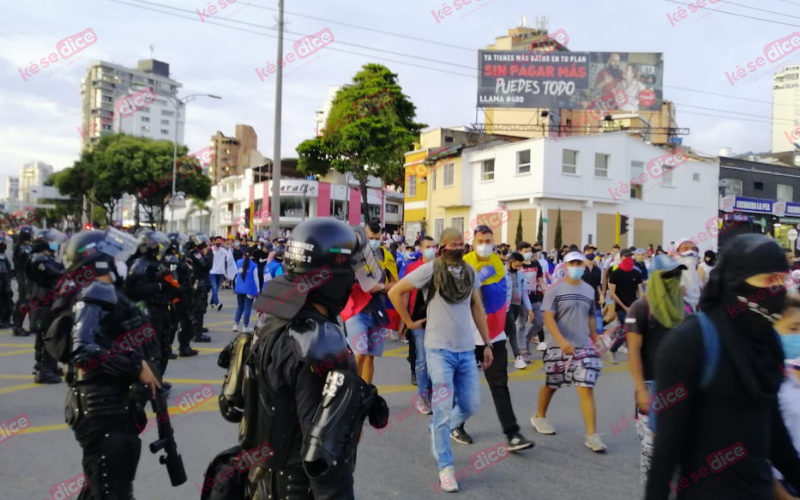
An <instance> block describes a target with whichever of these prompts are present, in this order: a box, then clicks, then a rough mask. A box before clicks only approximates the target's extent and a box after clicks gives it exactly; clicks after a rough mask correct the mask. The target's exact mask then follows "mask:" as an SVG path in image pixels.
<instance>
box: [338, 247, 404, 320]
mask: <svg viewBox="0 0 800 500" xmlns="http://www.w3.org/2000/svg"><path fill="white" fill-rule="evenodd" d="M380 249H381V250H382V251H383V262H381V261H378V263H379V264H380V265H381V267H382V268H383V269H384V270H385V271H386V273H387V274H388V276H390V277H392V278H394V280H395V281H398V279H397V264H396V263H395V260H394V257H392V254H391V253H390V252H389V251H388V250H386V249H385V248H383V247H380ZM370 300H372V294H371V293H369V292H365V291H364V290H362V289H361V286H360V285H359V284H358V283H356V284H355V285H353V288H351V289H350V298H348V299H347V305H346V306H345V307H344V310H343V311H342V312H341V316H342V321H347V320H348V319H350V318H352V317H353V316H355V315H356V314H358V313H360V312H361V311H362V310H363V309H364V308H365V307H367V304H369V302H370ZM386 302H387V309H388V308H389V307H391V308H392V311H393V312H394V314H395V315H396V316H397V320H398V321H399V319H400V315H398V314H397V311H395V310H394V307H393V306H392V305H391V302H389V301H388V300H387V301H386ZM386 313H387V314H389V311H388V310H387V311H386ZM389 320H390V321H391V320H392V317H391V315H389Z"/></svg>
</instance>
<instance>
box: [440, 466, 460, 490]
mask: <svg viewBox="0 0 800 500" xmlns="http://www.w3.org/2000/svg"><path fill="white" fill-rule="evenodd" d="M455 471H456V470H455V468H454V467H453V466H452V465H451V466H448V467H445V468H444V469H442V470H440V471H439V487H440V488H441V489H442V491H446V492H448V493H455V492H457V491H458V483H457V482H456V476H455Z"/></svg>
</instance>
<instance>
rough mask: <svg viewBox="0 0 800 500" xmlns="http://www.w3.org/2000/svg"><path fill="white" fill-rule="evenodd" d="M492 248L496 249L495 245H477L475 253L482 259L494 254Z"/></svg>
mask: <svg viewBox="0 0 800 500" xmlns="http://www.w3.org/2000/svg"><path fill="white" fill-rule="evenodd" d="M492 250H494V245H475V253H477V254H478V257H480V258H482V259H485V258H486V257H488V256H490V255H492Z"/></svg>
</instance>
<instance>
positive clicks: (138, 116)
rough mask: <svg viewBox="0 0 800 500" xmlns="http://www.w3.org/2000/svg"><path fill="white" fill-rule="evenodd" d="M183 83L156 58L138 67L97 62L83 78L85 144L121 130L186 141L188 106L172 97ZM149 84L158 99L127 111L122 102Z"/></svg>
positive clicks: (144, 135)
mask: <svg viewBox="0 0 800 500" xmlns="http://www.w3.org/2000/svg"><path fill="white" fill-rule="evenodd" d="M182 86H183V84H181V83H180V82H178V81H176V80H173V79H171V78H170V77H169V64H167V63H164V62H161V61H156V60H154V59H147V60H143V61H139V64H138V68H136V69H134V68H126V67H124V66H119V65H117V64H112V63H108V62H105V61H95V62H93V63H92V65H91V66H89V69H88V70H87V71H86V76H85V77H84V78H83V80H82V81H81V102H82V110H81V124H80V127H79V133H80V135H81V138H82V141H83V144H84V146H86V145H91V144H95V143H96V142H97V141H98V140H99V139H100V137H101V136H102V135H105V134H106V133H120V132H122V133H125V134H128V135H134V136H138V137H148V138H150V139H155V140H167V141H175V140H176V139H177V143H178V144H183V132H184V123H185V106H184V105H181V104H180V103H176V102H175V99H168V96H173V95H176V94H177V92H178V89H180V88H181V87H182ZM148 87H149V88H150V89H152V92H153V93H154V94H155V102H148V101H147V100H143V101H140V104H139V105H137V106H135V107H140V106H143V107H140V109H137V110H136V111H135V112H133V113H130V114H125V113H126V112H127V111H128V109H127V108H121V105H122V103H124V102H125V101H126V98H128V97H129V96H130V97H133V98H135V97H136V94H137V93H141V92H143V91H145V90H146V89H147V88H148ZM176 104H177V106H178V107H177V109H176ZM128 108H130V105H129V106H128ZM121 109H122V110H123V114H120V110H121Z"/></svg>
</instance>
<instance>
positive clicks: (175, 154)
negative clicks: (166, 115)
mask: <svg viewBox="0 0 800 500" xmlns="http://www.w3.org/2000/svg"><path fill="white" fill-rule="evenodd" d="M131 86H132V87H149V85H144V84H141V83H133V84H132V85H131ZM166 97H167V99H168V100H169V102H170V103H172V105H173V106H174V107H175V139H174V140H173V141H172V196H171V197H170V199H169V205H170V210H171V214H170V223H174V222H175V184H176V181H177V178H178V173H177V169H178V118H179V116H180V107H181V106H185V105H186V104H189V103H190V102H192V101H194V100H195V99H197V98H198V97H210V98H211V99H222V97H220V96H218V95H214V94H190V95H187V96H186V97H184V98H183V99H180V98H178V96H177V95H169V96H166ZM173 99H174V101H173ZM185 125H186V120H185V117H184V126H185ZM176 229H177V228H176Z"/></svg>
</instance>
